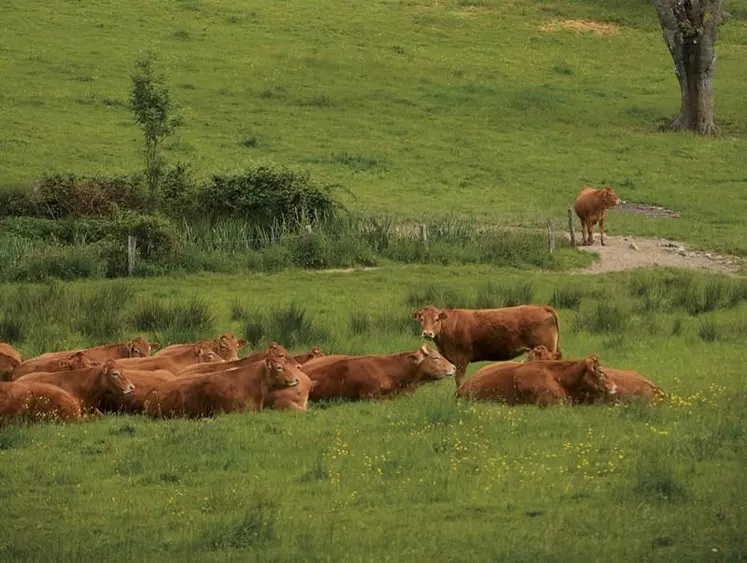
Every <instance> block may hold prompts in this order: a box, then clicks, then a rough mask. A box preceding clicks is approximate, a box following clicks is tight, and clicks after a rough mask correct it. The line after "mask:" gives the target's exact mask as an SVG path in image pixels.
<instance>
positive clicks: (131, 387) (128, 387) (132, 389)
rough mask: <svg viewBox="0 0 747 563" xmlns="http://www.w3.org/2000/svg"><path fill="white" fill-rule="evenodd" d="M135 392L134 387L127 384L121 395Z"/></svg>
mask: <svg viewBox="0 0 747 563" xmlns="http://www.w3.org/2000/svg"><path fill="white" fill-rule="evenodd" d="M134 390H135V386H134V385H133V384H132V383H129V384H128V385H127V387H125V388H124V391H122V395H129V394H130V393H132V392H133V391H134Z"/></svg>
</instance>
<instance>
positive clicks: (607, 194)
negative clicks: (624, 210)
mask: <svg viewBox="0 0 747 563" xmlns="http://www.w3.org/2000/svg"><path fill="white" fill-rule="evenodd" d="M602 201H603V202H604V207H615V206H616V205H617V204H618V203H621V202H622V200H621V199H620V198H619V197H617V194H616V193H615V190H613V189H612V186H605V187H604V189H603V190H602Z"/></svg>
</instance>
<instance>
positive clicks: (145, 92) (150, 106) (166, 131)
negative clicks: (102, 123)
mask: <svg viewBox="0 0 747 563" xmlns="http://www.w3.org/2000/svg"><path fill="white" fill-rule="evenodd" d="M154 60H155V58H154V55H153V53H150V52H148V53H146V54H145V56H143V57H141V58H139V59H138V60H137V61H136V62H135V72H134V74H133V75H132V77H131V80H132V91H131V93H130V100H129V103H130V110H131V111H132V113H133V115H134V117H135V122H136V123H137V124H138V125H139V126H140V127H141V128H142V130H143V141H144V143H145V151H144V156H145V176H146V178H147V182H148V187H149V189H150V193H151V195H155V194H156V192H157V191H158V187H159V182H160V180H161V176H162V175H163V172H164V167H165V164H164V161H163V157H162V155H161V153H160V152H159V145H160V144H161V143H162V142H163V141H164V140H165V139H166V138H167V137H168V136H169V135H171V134H172V133H173V132H174V131H175V129H176V128H177V127H178V126H179V125H181V118H180V117H178V116H176V115H175V109H176V108H175V107H174V104H173V102H172V101H171V94H170V93H169V89H168V86H167V85H166V78H165V76H164V75H163V74H157V73H156V71H155V68H154Z"/></svg>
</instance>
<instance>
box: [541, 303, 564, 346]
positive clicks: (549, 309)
mask: <svg viewBox="0 0 747 563" xmlns="http://www.w3.org/2000/svg"><path fill="white" fill-rule="evenodd" d="M545 311H547V312H548V313H550V315H551V316H552V320H553V323H554V324H555V352H557V354H558V359H562V358H563V353H562V352H561V351H560V317H558V312H557V311H556V310H555V309H553V308H552V307H549V306H547V307H545Z"/></svg>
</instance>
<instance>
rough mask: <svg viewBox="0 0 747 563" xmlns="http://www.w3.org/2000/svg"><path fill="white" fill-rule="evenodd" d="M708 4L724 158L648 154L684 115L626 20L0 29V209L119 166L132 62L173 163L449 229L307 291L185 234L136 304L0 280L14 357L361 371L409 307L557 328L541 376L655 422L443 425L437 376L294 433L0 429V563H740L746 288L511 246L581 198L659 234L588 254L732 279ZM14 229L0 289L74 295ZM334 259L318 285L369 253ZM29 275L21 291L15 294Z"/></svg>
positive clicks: (535, 7) (205, 236)
mask: <svg viewBox="0 0 747 563" xmlns="http://www.w3.org/2000/svg"><path fill="white" fill-rule="evenodd" d="M727 4H728V5H727V9H728V11H729V12H730V13H731V15H732V17H731V19H730V20H729V21H728V22H727V23H726V24H725V25H724V26H723V27H722V29H721V30H720V32H719V39H718V42H717V46H716V48H717V52H718V65H717V68H716V70H715V75H714V84H715V103H716V117H717V121H718V123H719V124H720V125H721V127H722V135H721V136H720V137H718V138H715V139H698V138H695V137H693V136H690V135H673V134H668V133H662V132H659V131H658V126H659V125H661V124H662V123H664V122H666V120H667V119H668V118H671V117H673V116H674V115H675V114H676V112H677V110H678V108H679V96H680V94H679V91H678V87H677V83H676V79H675V76H674V73H673V71H672V64H671V59H670V56H669V54H668V52H667V50H666V46H665V44H664V42H663V40H662V38H661V32H660V29H659V27H658V23H657V21H656V16H655V12H654V9H653V7H652V6H651V5H650V2H648V1H647V0H626V1H625V2H620V1H611V0H602V1H595V2H591V1H588V0H559V1H553V2H549V1H545V0H543V1H534V2H533V1H530V0H512V1H511V2H501V1H499V0H446V1H443V2H426V1H425V0H414V1H411V2H369V3H365V2H347V3H342V4H341V3H339V2H330V1H327V0H319V1H308V0H293V1H291V2H282V3H278V2H274V3H272V2H270V3H248V4H247V3H242V2H238V1H237V0H227V1H220V2H219V1H217V0H176V1H174V2H170V3H168V4H167V5H159V7H158V8H157V9H156V8H154V7H153V5H152V3H148V2H145V1H143V0H133V1H132V2H129V3H127V4H126V5H124V4H122V5H116V6H114V5H112V4H111V3H108V2H104V1H103V0H92V1H90V2H87V3H71V2H64V3H61V2H51V1H49V0H40V1H38V2H21V1H19V0H11V1H9V2H5V3H3V4H2V5H0V21H2V23H3V33H2V34H0V80H2V83H3V91H2V92H1V93H0V100H1V103H0V120H1V121H2V123H3V127H2V128H0V153H1V154H2V155H3V166H2V168H0V190H3V189H6V188H7V189H8V190H11V189H17V188H19V187H20V188H23V189H25V188H28V187H30V186H32V185H33V183H34V182H35V181H36V180H37V179H38V178H40V177H41V176H42V175H43V174H46V173H54V172H72V173H76V174H104V175H113V174H120V173H131V172H133V171H136V170H139V169H140V168H141V167H142V155H141V153H140V150H141V143H142V140H141V133H140V131H139V130H138V129H137V127H136V126H135V125H134V123H133V119H132V116H131V114H130V113H129V111H128V109H127V107H126V104H127V97H128V94H129V89H130V74H131V72H132V71H133V68H134V63H135V60H136V59H137V58H138V57H139V56H140V55H142V54H143V52H144V51H145V50H147V49H150V50H152V51H154V52H155V53H156V55H157V61H158V64H159V69H160V70H163V71H164V72H165V73H166V75H167V79H168V84H169V88H170V91H171V95H172V97H173V99H174V101H175V102H176V103H177V104H179V106H180V107H181V112H182V114H183V116H184V126H183V127H182V128H180V129H179V130H178V132H177V134H176V135H175V136H173V137H171V138H169V139H168V141H167V142H166V144H165V146H164V154H165V157H166V159H167V160H168V161H169V163H171V164H175V163H177V162H182V163H186V164H188V165H190V166H191V167H192V169H193V170H194V172H195V173H196V174H197V176H198V177H200V178H203V179H204V178H209V177H210V176H211V175H212V174H217V173H227V172H238V171H241V170H243V169H245V168H246V167H247V166H248V165H249V164H252V163H256V162H262V161H265V160H271V161H274V162H275V163H279V164H282V165H288V166H292V167H297V168H299V169H303V170H308V171H310V172H311V173H312V174H313V176H314V178H315V179H317V180H318V181H319V182H321V183H324V184H338V185H339V186H340V190H339V196H340V198H341V200H342V201H343V202H344V204H345V205H346V207H347V208H348V209H349V210H350V211H352V212H354V213H360V214H362V215H365V216H371V215H376V216H379V217H384V218H385V219H384V220H389V219H391V220H395V219H396V220H397V221H399V220H412V219H414V220H417V221H423V222H429V225H434V226H436V228H434V229H433V230H434V231H437V230H439V229H440V231H442V234H441V235H439V236H441V237H442V239H438V238H437V237H436V236H434V237H433V238H432V242H431V249H430V252H431V255H430V257H429V260H430V261H431V263H430V264H423V263H420V262H422V261H423V260H422V256H419V254H418V253H417V249H415V248H409V247H408V248H399V247H397V246H396V245H394V248H389V249H388V250H387V252H381V253H377V255H376V256H373V254H370V251H369V250H366V249H365V248H364V250H366V252H369V254H366V255H365V256H364V258H366V259H370V260H371V263H372V264H373V263H375V264H376V265H378V266H380V267H379V268H378V269H376V270H371V271H352V272H327V271H316V272H312V271H308V270H296V269H292V267H291V266H292V265H293V264H296V265H298V264H299V261H298V260H296V259H293V260H291V259H290V258H288V256H286V254H288V253H290V252H296V250H298V249H296V248H295V247H291V248H290V250H289V249H288V248H285V249H283V251H282V252H278V248H277V247H276V248H268V249H263V250H262V254H261V256H259V257H257V256H248V253H246V252H244V251H242V250H241V249H240V246H241V245H237V249H231V250H230V252H225V253H223V254H220V252H222V250H221V249H223V247H224V246H225V244H226V243H225V240H229V242H230V241H231V240H232V239H235V238H237V237H236V236H235V235H236V233H240V232H242V229H243V228H244V227H246V225H243V224H241V223H240V222H236V223H235V224H233V226H232V225H230V224H229V225H228V226H224V227H225V228H226V232H218V230H216V229H214V228H212V227H213V226H212V225H209V224H208V225H185V226H184V227H183V228H184V230H185V232H186V233H187V235H188V236H187V239H188V240H187V243H186V244H185V245H184V247H185V248H186V251H185V250H184V248H182V252H181V253H180V254H178V255H177V253H174V258H173V263H172V264H167V266H164V267H163V268H162V269H155V268H154V269H151V270H148V271H147V272H143V273H144V274H148V275H149V276H151V277H142V278H135V279H128V280H86V281H73V282H60V281H49V282H47V283H6V282H3V283H0V342H10V343H12V344H13V345H14V346H16V347H17V348H18V349H19V350H20V351H21V352H22V354H23V356H24V357H25V358H28V357H32V356H34V355H36V354H40V353H42V352H45V351H50V350H58V349H71V348H76V347H81V346H91V345H97V344H102V343H107V342H116V341H119V340H120V339H123V338H126V337H130V336H134V335H136V334H144V335H146V336H148V338H149V339H152V340H156V341H158V342H160V343H161V344H162V345H167V344H170V343H174V342H185V341H194V340H198V339H200V338H210V337H214V336H216V335H217V334H220V333H221V332H223V331H227V330H230V331H232V332H234V333H235V334H236V335H237V336H240V337H242V338H246V339H247V340H249V341H250V343H251V345H250V348H252V349H258V348H261V347H262V346H264V345H266V344H267V343H268V342H270V341H272V340H277V341H279V342H281V343H282V344H283V345H285V346H286V347H287V348H289V349H290V350H291V351H293V352H301V351H305V350H308V349H309V348H311V347H312V346H319V347H320V348H321V349H322V350H323V351H324V352H326V353H334V352H338V353H348V354H377V353H381V354H386V353H393V352H398V351H404V350H413V349H415V348H416V347H418V346H419V345H420V344H421V343H422V340H421V338H420V329H419V327H418V325H417V323H415V322H413V321H412V319H411V318H410V315H411V313H412V311H414V310H415V309H416V308H418V307H420V306H421V305H424V304H426V303H433V304H435V305H439V306H444V307H452V306H463V307H477V308H481V307H498V306H508V305H513V304H520V303H537V304H551V305H553V306H554V307H556V308H557V309H558V310H559V312H560V323H561V328H560V330H561V336H560V345H561V348H562V350H563V353H564V355H565V357H567V358H579V357H582V356H585V355H587V354H589V353H592V352H595V353H597V354H598V355H599V356H600V359H601V361H602V365H606V366H611V367H617V368H628V369H635V370H638V371H640V372H642V373H643V374H644V375H646V376H648V377H649V378H651V379H652V380H654V381H655V382H656V383H658V384H659V385H661V386H662V387H663V388H664V390H665V391H666V393H667V398H666V399H665V400H664V401H663V402H662V403H661V404H658V405H641V404H630V405H615V406H575V407H552V408H544V409H543V408H537V407H530V406H519V407H511V408H509V407H506V406H502V405H498V404H481V403H470V402H464V401H457V400H456V399H455V398H454V391H455V386H454V382H453V380H452V379H447V380H444V381H440V382H438V383H433V384H427V385H425V386H423V387H422V388H420V389H418V390H417V391H416V392H415V394H414V395H412V396H410V397H397V398H394V399H392V400H388V401H376V402H366V403H355V404H353V403H337V402H323V403H316V404H312V406H311V408H310V410H309V411H308V412H306V413H288V412H275V411H263V412H261V413H259V414H253V415H243V416H238V415H224V416H218V417H215V418H214V419H206V420H199V421H183V420H173V421H154V420H150V419H147V418H144V417H142V416H117V415H107V416H106V417H105V418H104V419H103V420H98V421H92V422H85V423H81V424H48V425H33V426H26V425H12V426H6V427H2V428H0V507H2V514H3V523H2V526H0V560H2V561H6V560H7V561H13V562H16V561H86V560H105V561H172V560H173V561H225V560H236V561H377V562H378V561H465V562H466V561H470V562H472V561H495V560H507V561H563V562H565V561H641V560H645V561H729V562H731V561H745V560H747V539H745V538H747V525H746V524H745V522H746V520H745V518H746V517H747V514H746V511H747V508H746V507H745V501H744V498H745V496H746V495H747V479H746V478H745V476H744V468H745V467H746V466H747V430H745V425H744V421H743V417H744V412H745V409H747V391H745V390H746V389H747V379H746V377H745V371H744V365H745V362H747V349H746V348H745V346H744V341H745V336H746V335H747V321H746V320H745V319H747V285H746V282H745V280H744V279H741V278H733V279H732V278H726V277H722V276H715V275H707V274H704V273H693V272H688V271H675V270H663V269H655V270H646V271H643V270H641V271H632V272H619V273H614V274H604V275H598V276H582V275H573V274H569V273H564V270H568V269H570V268H575V267H581V266H584V265H587V264H588V262H589V260H590V257H589V256H588V255H587V254H584V253H581V252H579V251H578V250H576V249H573V248H569V247H568V246H566V245H562V244H561V245H559V249H558V252H557V253H556V254H555V255H554V256H552V257H550V256H548V255H547V254H546V252H545V240H544V234H543V233H542V232H539V233H532V234H530V235H526V236H525V235H524V234H521V233H523V232H524V231H521V230H512V229H514V228H515V227H516V226H517V225H520V226H538V225H540V226H541V225H543V224H544V221H545V219H546V218H548V217H551V218H553V219H555V220H556V223H555V225H556V231H557V230H559V229H561V228H563V227H564V226H565V222H564V221H565V211H566V208H567V205H568V204H569V203H570V202H571V201H572V199H573V197H574V196H575V194H576V192H577V191H578V189H579V188H580V186H581V185H582V184H584V183H590V184H593V185H595V186H601V185H603V184H605V183H611V184H612V185H613V187H614V188H615V190H616V191H617V193H618V194H619V195H620V197H621V198H623V199H625V200H628V201H630V202H634V203H643V204H653V205H663V206H666V207H668V208H671V209H673V210H674V211H676V212H678V213H679V214H680V216H679V218H677V219H670V218H665V219H662V218H652V217H646V216H644V215H639V214H632V213H625V212H622V211H615V210H612V211H610V212H609V214H608V220H607V229H608V233H609V234H610V235H628V234H629V235H638V236H657V237H658V236H664V237H668V238H671V239H676V240H679V241H683V242H686V243H688V244H691V245H693V246H695V247H700V248H702V249H705V250H712V251H717V252H721V253H732V254H735V255H737V256H740V257H744V256H747V229H746V228H745V227H746V226H747V221H746V218H747V196H745V194H747V191H745V187H746V186H747V178H745V175H744V173H743V169H744V166H743V160H744V154H745V150H747V142H746V141H745V139H746V138H747V137H746V134H747V115H746V114H745V113H744V101H743V98H744V95H743V93H744V91H745V90H746V89H747V77H745V74H744V72H743V68H744V59H745V56H746V55H747V39H746V38H747V3H745V0H734V1H731V2H727ZM564 21H566V24H563V22H564ZM568 22H570V23H568ZM579 22H581V23H579ZM584 22H586V23H584ZM589 22H591V23H589ZM600 24H604V25H600ZM21 219H22V221H21V222H19V225H20V227H19V228H23V227H24V224H23V220H25V219H24V218H21ZM97 220H99V219H97ZM101 221H102V222H106V221H108V219H107V218H104V219H101ZM50 223H53V222H51V221H50ZM484 226H497V227H504V228H506V230H505V231H497V232H498V234H497V235H494V236H492V238H490V239H488V238H480V237H478V236H476V234H475V233H477V231H478V229H480V228H482V227H484ZM53 227H54V225H52V226H50V227H49V232H50V233H52V232H54V228H53ZM63 227H64V225H63ZM45 228H46V227H45ZM231 228H234V230H231ZM576 229H577V234H578V221H576ZM516 232H519V234H516V235H515V236H514V235H513V234H511V235H509V233H516ZM6 234H7V233H5V232H2V235H0V258H2V261H3V265H2V267H3V271H2V272H0V279H2V280H13V279H15V280H18V279H44V278H45V277H47V274H49V272H52V276H51V277H59V278H65V277H66V276H67V277H69V278H75V277H85V276H86V275H88V274H89V273H90V272H88V270H86V268H87V264H88V262H86V261H87V260H88V258H86V256H87V255H86V254H85V253H86V252H88V253H89V254H90V249H89V248H83V245H81V246H80V247H79V246H77V241H76V243H75V244H70V245H60V246H54V248H52V251H51V252H50V253H48V254H44V252H46V250H45V248H46V246H45V245H47V242H46V241H42V240H34V241H31V242H28V241H27V243H28V244H27V243H24V244H26V245H25V246H24V245H22V244H18V245H17V244H16V242H17V241H18V239H17V238H13V239H12V240H11V239H10V237H6V236H5V235H6ZM189 237H192V238H191V239H190V238H189ZM511 237H514V238H511ZM6 238H7V240H6ZM48 238H50V239H53V238H54V237H52V236H49V237H48ZM224 239H225V240H224ZM486 241H487V242H486ZM182 242H184V241H182ZM234 242H235V241H234ZM597 244H598V243H597ZM14 245H15V246H14ZM189 245H192V246H189ZM344 246H345V245H344V244H340V245H338V246H334V245H333V244H332V243H330V242H329V241H327V243H326V246H325V247H324V248H323V250H324V252H325V253H326V254H324V256H326V257H327V258H329V257H330V256H331V255H334V256H333V257H335V258H339V255H341V254H343V251H346V252H347V251H348V250H349V251H350V253H351V255H352V254H355V253H356V252H358V253H360V249H361V248H363V247H362V246H359V247H354V245H348V246H350V247H351V248H352V250H350V249H348V250H345V249H344ZM374 246H375V245H374ZM191 249H198V250H199V251H200V252H204V253H205V254H206V255H208V254H210V255H211V256H210V259H209V260H208V259H207V258H205V257H204V256H191V255H190V254H189V253H190V251H191ZM32 251H33V252H37V251H38V254H34V260H35V261H34V260H32V262H33V263H32V264H31V265H32V266H33V268H31V270H29V271H31V272H32V273H33V272H34V271H37V270H38V272H39V276H38V277H34V276H27V277H25V278H24V277H22V276H20V275H18V276H17V275H15V274H14V272H13V270H14V268H15V265H14V264H13V263H12V260H11V258H13V260H15V259H18V260H20V259H21V258H23V257H24V256H28V255H30V254H31V253H32ZM303 251H304V250H303V248H302V249H301V250H300V251H299V252H300V253H301V254H303ZM54 253H60V254H64V257H65V261H61V262H60V267H59V268H57V267H55V265H54V264H52V265H51V266H50V263H51V262H52V258H53V257H54V256H55V254H54ZM308 255H309V256H311V255H312V254H311V251H310V250H309V251H308ZM319 255H322V253H321V252H319ZM315 256H316V255H315ZM372 256H373V258H372ZM89 258H90V257H89ZM188 259H191V261H192V264H191V265H190V268H187V267H185V266H184V264H181V263H179V261H180V260H184V261H187V260H188ZM344 259H345V260H347V259H348V258H347V256H346V257H345V258H344ZM356 260H357V261H354V262H351V263H356V264H360V263H365V262H364V261H361V260H360V256H356ZM265 261H266V262H267V264H264V262H265ZM45 262H46V263H45ZM90 262H91V263H93V261H92V260H91V261H90ZM257 262H262V265H261V267H260V266H257ZM408 262H418V263H408ZM461 262H465V263H466V264H463V265H457V264H460V263H461ZM77 263H79V264H78V265H77V266H76V267H79V268H80V270H81V271H84V274H83V275H79V274H78V273H75V272H73V274H74V275H69V274H70V272H69V271H68V268H69V264H73V265H75V264H77ZM330 264H334V265H348V263H347V262H345V263H343V264H340V263H338V261H334V260H331V261H330ZM496 264H499V265H500V266H501V267H496ZM309 267H318V264H317V265H310V266H309ZM96 268H99V266H96ZM96 268H91V271H92V272H93V273H91V274H90V276H89V277H92V278H93V277H104V276H105V275H107V273H106V272H105V271H103V270H100V269H96ZM252 269H257V270H263V271H271V272H273V273H256V272H253V271H252V272H251V273H247V271H248V270H252ZM94 270H95V271H94ZM180 270H191V271H194V270H209V271H211V272H212V273H208V272H205V273H200V274H189V275H178V274H175V273H174V272H178V271H180ZM19 271H20V270H19ZM221 272H223V273H221ZM236 272H240V273H236ZM94 274H95V275H94ZM165 274H167V275H165ZM248 352H249V350H247V349H244V350H243V351H242V356H244V355H246V354H248ZM482 365H484V364H472V365H470V368H469V370H468V374H471V373H474V371H475V370H476V369H478V368H479V367H481V366H482Z"/></svg>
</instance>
